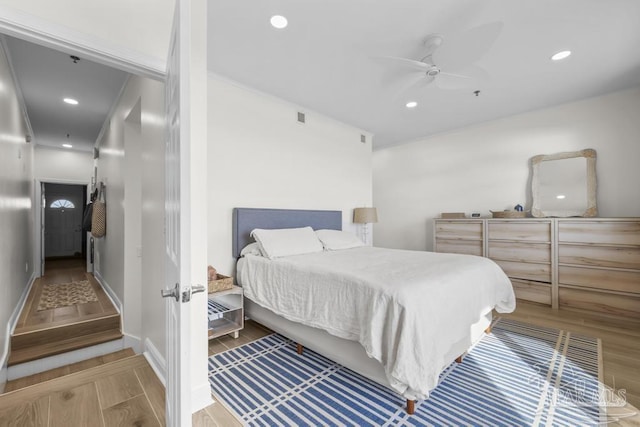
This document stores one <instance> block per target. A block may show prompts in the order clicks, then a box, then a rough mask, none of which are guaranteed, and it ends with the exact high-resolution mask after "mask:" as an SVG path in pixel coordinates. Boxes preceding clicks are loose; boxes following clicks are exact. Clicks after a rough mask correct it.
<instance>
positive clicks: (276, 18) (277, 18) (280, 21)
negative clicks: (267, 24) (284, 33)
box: [271, 15, 289, 30]
mask: <svg viewBox="0 0 640 427" xmlns="http://www.w3.org/2000/svg"><path fill="white" fill-rule="evenodd" d="M288 24H289V21H287V18H285V17H284V16H282V15H273V16H272V17H271V25H273V27H274V28H277V29H279V30H281V29H283V28H285V27H286V26H287V25H288Z"/></svg>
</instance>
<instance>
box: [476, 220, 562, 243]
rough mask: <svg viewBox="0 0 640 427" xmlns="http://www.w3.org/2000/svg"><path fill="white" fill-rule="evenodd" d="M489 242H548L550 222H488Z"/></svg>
mask: <svg viewBox="0 0 640 427" xmlns="http://www.w3.org/2000/svg"><path fill="white" fill-rule="evenodd" d="M487 227H488V228H489V230H488V233H489V234H488V237H489V240H518V241H524V242H550V241H551V223H550V222H546V221H545V222H527V221H526V220H513V221H488V224H487Z"/></svg>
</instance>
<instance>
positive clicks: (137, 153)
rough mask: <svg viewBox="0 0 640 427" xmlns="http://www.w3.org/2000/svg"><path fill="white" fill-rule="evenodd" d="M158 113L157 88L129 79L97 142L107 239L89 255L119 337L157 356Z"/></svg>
mask: <svg viewBox="0 0 640 427" xmlns="http://www.w3.org/2000/svg"><path fill="white" fill-rule="evenodd" d="M138 103H139V105H138ZM138 109H139V111H138ZM132 110H135V111H134V112H133V113H132ZM163 111H164V84H162V83H160V82H157V81H153V80H150V79H146V78H141V77H135V76H133V77H131V78H130V79H129V81H128V82H127V84H126V85H125V89H124V91H123V93H122V95H121V97H120V99H119V100H118V103H117V106H116V108H115V109H114V113H113V116H112V117H111V120H110V123H109V127H108V129H107V130H106V132H105V134H104V136H103V138H102V140H101V141H100V142H99V148H100V157H99V158H98V160H97V166H98V182H100V181H103V182H104V183H105V185H106V191H105V194H106V205H107V232H106V235H105V236H104V237H102V238H99V239H96V256H95V270H96V274H97V275H98V276H99V277H100V278H101V280H102V281H103V282H104V283H106V284H107V285H108V286H109V287H110V288H111V289H112V290H113V292H114V293H115V294H116V296H117V298H118V299H119V301H120V302H121V303H122V305H123V320H124V325H123V326H124V327H123V332H124V333H125V334H126V335H127V337H128V338H129V339H131V340H133V342H132V343H134V342H136V341H137V342H138V343H144V341H145V339H147V338H148V339H149V340H150V342H151V343H152V344H153V345H154V346H155V347H156V348H157V350H158V351H160V352H161V353H162V354H164V347H165V338H164V301H163V300H162V299H161V298H160V297H159V295H160V289H163V288H164V267H163V265H164V174H163V170H164V113H163ZM127 119H128V120H127ZM138 122H139V123H138ZM135 144H139V145H140V146H135ZM125 147H128V148H129V150H128V151H125ZM127 156H128V157H129V158H127ZM135 168H137V170H136V169H135ZM136 228H140V229H139V230H137V229H136ZM138 253H140V254H141V255H142V260H140V259H139V258H138ZM143 296H144V297H143Z"/></svg>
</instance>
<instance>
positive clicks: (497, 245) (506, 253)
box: [488, 241, 551, 263]
mask: <svg viewBox="0 0 640 427" xmlns="http://www.w3.org/2000/svg"><path fill="white" fill-rule="evenodd" d="M488 256H489V258H491V259H493V260H496V259H499V260H503V261H523V262H527V261H528V262H547V263H550V262H551V246H550V245H549V244H547V243H519V242H498V241H490V242H489V254H488Z"/></svg>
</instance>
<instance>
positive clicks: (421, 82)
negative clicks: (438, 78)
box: [394, 74, 435, 101]
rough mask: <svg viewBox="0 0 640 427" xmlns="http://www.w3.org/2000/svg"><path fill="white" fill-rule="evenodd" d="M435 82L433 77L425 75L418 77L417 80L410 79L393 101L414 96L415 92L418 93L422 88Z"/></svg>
mask: <svg viewBox="0 0 640 427" xmlns="http://www.w3.org/2000/svg"><path fill="white" fill-rule="evenodd" d="M434 80H435V77H433V76H427V75H425V74H422V75H419V76H418V78H414V79H411V80H410V81H409V82H407V83H406V84H405V85H404V86H402V87H401V88H400V89H399V90H398V92H397V95H396V96H395V97H394V101H397V100H398V99H400V98H403V99H404V98H406V97H407V96H410V95H414V94H415V92H416V91H420V90H421V89H422V88H424V87H426V86H428V85H429V84H430V83H432V82H433V81H434Z"/></svg>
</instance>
